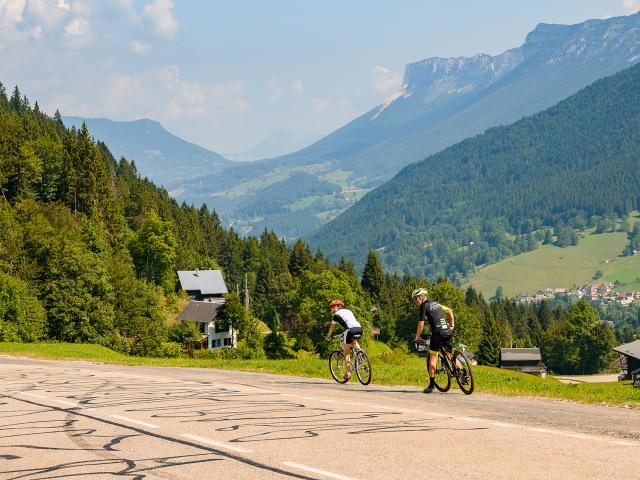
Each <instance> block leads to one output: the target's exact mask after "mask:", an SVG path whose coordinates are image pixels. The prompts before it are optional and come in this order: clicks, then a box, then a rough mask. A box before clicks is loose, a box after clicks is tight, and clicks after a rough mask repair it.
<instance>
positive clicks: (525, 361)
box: [500, 348, 547, 378]
mask: <svg viewBox="0 0 640 480" xmlns="http://www.w3.org/2000/svg"><path fill="white" fill-rule="evenodd" d="M500 368H505V369H507V370H515V371H517V372H523V373H531V374H532V375H538V376H540V377H543V378H544V377H545V376H546V375H547V367H545V365H544V363H542V356H541V355H540V349H539V348H501V349H500Z"/></svg>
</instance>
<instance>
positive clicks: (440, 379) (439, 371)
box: [427, 353, 451, 392]
mask: <svg viewBox="0 0 640 480" xmlns="http://www.w3.org/2000/svg"><path fill="white" fill-rule="evenodd" d="M428 365H429V357H427V366H428ZM434 382H435V385H436V388H437V389H438V390H439V391H441V392H447V391H449V389H450V388H451V374H450V373H449V370H448V369H447V367H445V363H444V359H443V357H442V353H438V361H437V362H436V377H435V378H434Z"/></svg>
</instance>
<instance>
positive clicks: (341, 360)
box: [329, 332, 371, 385]
mask: <svg viewBox="0 0 640 480" xmlns="http://www.w3.org/2000/svg"><path fill="white" fill-rule="evenodd" d="M346 334H347V332H343V333H340V334H338V335H334V336H333V338H342V342H341V345H340V348H338V349H336V350H334V351H333V352H331V355H329V371H330V372H331V376H332V377H333V379H334V380H335V381H336V382H338V383H347V382H348V381H349V379H348V378H345V377H344V374H345V372H346V371H347V362H346V357H345V355H344V341H345V338H346ZM356 345H357V343H356V342H354V344H353V346H352V347H351V352H350V354H349V356H350V357H351V358H350V360H351V368H352V369H354V367H355V371H356V376H357V377H358V380H359V381H360V383H361V384H362V385H369V382H371V362H370V361H369V357H368V355H367V354H366V353H365V352H364V350H362V349H361V348H360V347H358V346H356Z"/></svg>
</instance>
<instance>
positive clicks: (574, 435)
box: [565, 433, 596, 440]
mask: <svg viewBox="0 0 640 480" xmlns="http://www.w3.org/2000/svg"><path fill="white" fill-rule="evenodd" d="M565 435H566V436H567V437H571V438H584V439H586V440H596V437H594V436H593V435H583V434H581V433H565Z"/></svg>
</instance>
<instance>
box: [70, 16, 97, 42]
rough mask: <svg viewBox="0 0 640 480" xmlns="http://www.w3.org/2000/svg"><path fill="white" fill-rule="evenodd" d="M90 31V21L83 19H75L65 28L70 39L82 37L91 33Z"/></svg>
mask: <svg viewBox="0 0 640 480" xmlns="http://www.w3.org/2000/svg"><path fill="white" fill-rule="evenodd" d="M90 30H91V27H90V26H89V20H87V19H86V18H82V17H76V18H74V19H73V20H71V21H70V22H69V23H67V26H66V27H64V32H65V33H66V34H67V35H68V36H70V37H81V36H83V35H86V34H87V33H89V31H90Z"/></svg>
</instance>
